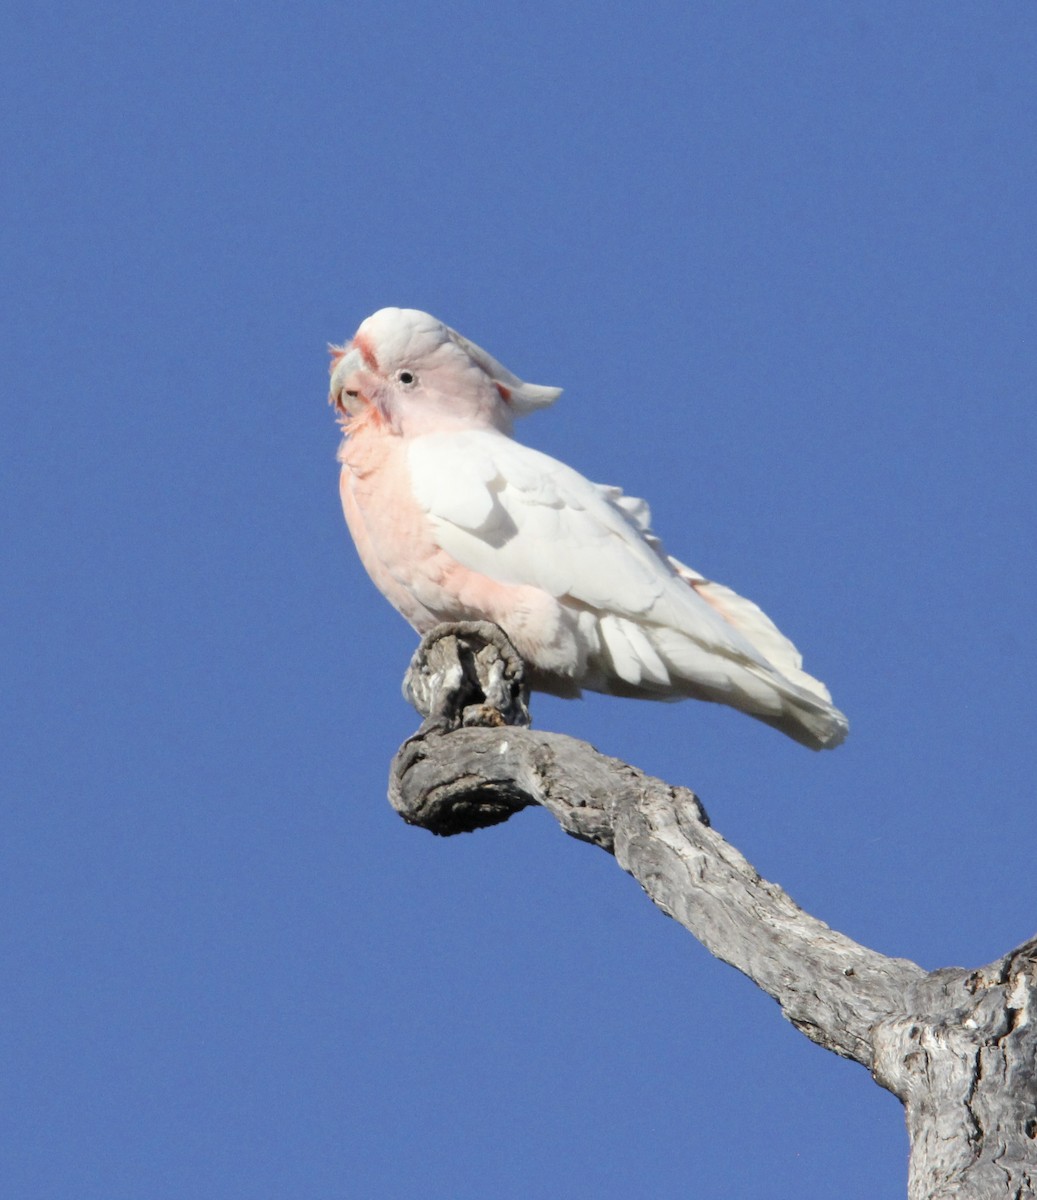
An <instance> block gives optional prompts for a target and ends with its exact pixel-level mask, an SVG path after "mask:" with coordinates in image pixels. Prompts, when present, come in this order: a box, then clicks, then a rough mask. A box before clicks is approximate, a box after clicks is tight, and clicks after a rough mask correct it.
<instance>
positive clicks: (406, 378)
mask: <svg viewBox="0 0 1037 1200" xmlns="http://www.w3.org/2000/svg"><path fill="white" fill-rule="evenodd" d="M396 378H397V379H398V380H399V381H400V383H407V384H410V383H413V382H414V372H413V371H397V372H396Z"/></svg>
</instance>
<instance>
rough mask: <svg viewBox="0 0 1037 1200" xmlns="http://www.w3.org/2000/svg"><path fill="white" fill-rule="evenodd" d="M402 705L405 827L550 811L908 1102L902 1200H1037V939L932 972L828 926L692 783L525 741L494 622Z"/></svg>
mask: <svg viewBox="0 0 1037 1200" xmlns="http://www.w3.org/2000/svg"><path fill="white" fill-rule="evenodd" d="M404 693H405V695H407V697H408V699H410V700H411V701H412V702H413V703H414V704H415V706H416V707H417V708H418V710H419V711H420V712H421V713H422V714H423V715H424V716H425V717H426V720H425V722H424V723H423V725H422V727H421V729H420V730H419V731H418V732H417V734H415V736H414V737H412V738H410V739H408V741H407V742H405V743H404V745H403V746H402V747H401V748H400V750H399V751H398V753H397V755H396V757H395V759H394V761H393V765H392V771H391V775H390V782H389V798H390V801H391V803H392V805H393V807H394V808H395V809H396V810H397V811H398V812H399V813H400V815H401V816H402V817H403V818H404V820H406V821H408V822H410V823H411V824H414V825H421V826H423V827H424V828H425V829H429V830H431V831H432V832H433V833H437V834H440V835H450V834H454V833H461V832H466V831H471V830H475V829H479V828H482V827H484V826H488V825H494V824H497V823H499V822H501V821H506V820H507V819H508V818H509V817H510V816H511V815H512V814H513V813H516V812H519V811H521V810H522V809H523V808H526V807H528V806H530V805H533V804H539V805H541V806H542V807H543V808H546V809H548V810H549V811H550V812H551V813H552V814H553V815H554V816H555V818H556V819H557V820H558V822H559V824H561V826H562V828H563V829H564V830H565V831H566V832H567V833H569V834H571V835H572V836H573V837H576V838H579V839H580V840H581V841H585V842H592V843H593V844H594V845H596V846H600V847H601V848H602V849H603V850H607V851H608V852H609V853H610V854H614V855H615V858H616V861H617V862H618V863H619V865H620V866H621V867H622V868H623V869H624V870H625V871H628V872H629V873H630V874H631V875H633V876H634V877H635V878H636V879H637V880H638V882H639V883H640V884H641V886H642V887H643V888H644V890H645V891H646V892H647V893H648V895H649V897H650V898H651V899H652V900H653V902H654V903H655V904H656V905H657V906H658V907H659V908H661V909H662V911H663V912H665V913H667V914H668V915H669V916H672V917H674V918H675V919H676V920H678V921H679V922H680V923H681V924H682V925H683V926H684V927H685V928H686V929H688V930H689V931H690V932H691V933H692V934H694V936H695V937H697V938H698V939H699V941H700V942H702V943H703V945H705V946H706V948H707V949H708V950H709V951H710V952H711V953H712V954H714V955H716V957H718V958H720V959H722V960H723V961H724V962H727V963H730V964H731V965H732V966H734V967H737V968H738V970H740V971H742V972H743V973H744V974H745V975H747V976H748V977H749V978H750V979H751V980H753V982H754V983H756V984H757V985H758V986H759V987H761V988H762V989H763V990H764V991H765V992H767V993H768V995H770V996H773V997H774V999H775V1000H776V1001H777V1002H778V1004H779V1005H780V1006H781V1010H782V1012H783V1013H784V1015H785V1016H786V1017H787V1018H788V1019H789V1020H790V1021H791V1022H792V1024H793V1025H795V1027H796V1028H797V1029H798V1030H800V1032H801V1033H803V1034H805V1035H806V1036H807V1037H809V1038H810V1039H811V1040H812V1041H815V1042H817V1043H818V1044H819V1045H821V1046H824V1047H825V1048H826V1049H828V1050H832V1051H834V1052H835V1053H836V1054H840V1055H842V1056H843V1057H845V1058H851V1059H853V1060H855V1061H856V1062H859V1063H861V1065H862V1066H865V1067H867V1068H868V1070H869V1071H870V1072H871V1073H872V1076H873V1078H874V1079H875V1081H876V1082H877V1083H879V1084H881V1086H882V1087H884V1088H887V1089H888V1090H889V1091H891V1092H893V1093H894V1095H896V1096H898V1097H899V1098H900V1100H901V1101H902V1102H903V1104H904V1107H905V1112H906V1120H907V1128H908V1133H909V1136H910V1139H911V1160H910V1168H909V1177H908V1197H909V1200H951V1198H954V1200H995V1198H996V1200H1001V1198H1002V1197H1003V1198H1005V1200H1027V1198H1030V1200H1037V937H1035V938H1034V939H1033V940H1031V941H1029V942H1027V943H1025V944H1024V945H1022V946H1020V947H1018V948H1017V949H1015V950H1013V951H1011V952H1010V953H1009V954H1006V955H1005V956H1004V957H1003V958H1000V959H998V960H997V961H996V962H994V963H991V964H990V965H989V966H986V967H982V968H979V969H978V970H965V969H962V968H958V967H952V968H946V969H942V970H938V971H932V972H926V971H925V970H923V969H922V968H921V967H919V966H918V965H916V964H915V963H913V962H909V961H907V960H906V959H900V958H889V957H887V956H886V955H883V954H879V953H877V952H876V951H874V950H869V949H868V948H867V947H865V946H861V945H858V943H856V942H854V941H852V940H851V939H850V938H848V937H845V936H844V935H843V934H841V933H837V932H836V931H835V930H833V929H830V928H829V927H828V926H827V925H826V924H824V922H823V921H820V920H818V919H817V918H816V917H813V916H810V914H809V913H805V912H804V911H803V910H802V909H801V908H799V906H798V905H797V904H795V902H794V901H793V900H792V899H791V898H790V897H789V896H788V895H787V894H786V892H784V891H783V890H782V889H781V888H780V887H778V886H777V884H774V883H769V882H768V881H767V880H765V879H761V878H760V876H759V875H758V874H757V872H756V871H755V870H754V869H753V867H752V866H751V864H750V863H749V862H747V861H746V859H745V858H744V857H743V856H742V855H741V854H740V853H739V852H738V851H737V850H736V849H735V848H734V847H733V846H731V845H729V844H728V843H727V842H726V841H725V840H724V839H723V838H722V837H721V836H720V834H718V833H717V832H716V831H715V830H714V829H712V828H711V827H710V824H709V818H708V817H707V815H706V813H705V810H704V809H703V807H702V805H701V804H700V803H699V801H698V799H697V798H696V796H695V795H694V794H693V793H692V792H690V791H688V790H687V789H686V788H681V787H672V786H671V785H669V784H667V783H664V782H662V781H661V780H658V779H653V778H652V777H651V776H648V775H645V774H643V773H642V772H640V771H638V770H637V769H636V768H634V767H632V766H629V765H628V764H627V763H624V762H621V761H619V760H618V759H614V758H608V757H606V756H605V755H603V754H600V753H598V751H596V750H594V749H593V748H592V747H591V746H589V745H587V744H586V743H585V742H580V741H577V740H576V739H574V738H570V737H566V736H564V735H562V734H556V733H541V732H537V731H534V730H531V729H529V728H528V724H529V715H528V707H527V700H528V696H527V694H526V691H525V688H524V685H523V680H522V664H521V661H520V660H519V658H518V656H517V655H516V653H515V651H514V649H513V648H512V647H511V645H510V643H508V641H507V639H506V638H505V637H504V635H503V634H502V633H501V631H500V630H499V629H498V628H497V627H496V626H493V625H487V624H485V623H481V622H475V623H466V624H460V625H452V626H440V627H439V629H437V630H435V631H433V633H432V634H430V635H429V636H428V637H427V638H426V639H425V641H424V642H423V643H422V646H421V648H420V649H419V651H418V653H417V654H416V655H415V657H414V660H413V662H412V664H411V668H410V671H409V672H408V675H407V679H406V681H405V683H404Z"/></svg>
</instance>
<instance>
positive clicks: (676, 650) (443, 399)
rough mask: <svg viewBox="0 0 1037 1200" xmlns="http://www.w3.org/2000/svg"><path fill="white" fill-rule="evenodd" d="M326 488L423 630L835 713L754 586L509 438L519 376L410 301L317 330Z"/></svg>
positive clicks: (809, 718)
mask: <svg viewBox="0 0 1037 1200" xmlns="http://www.w3.org/2000/svg"><path fill="white" fill-rule="evenodd" d="M329 350H330V353H331V366H330V377H331V382H330V390H329V401H330V403H331V405H332V406H333V407H334V409H335V411H336V415H337V417H338V420H339V423H340V425H341V427H342V432H343V435H344V436H343V440H342V443H341V446H340V449H339V453H338V460H339V462H340V463H341V474H340V489H339V490H340V495H341V500H342V508H343V512H344V514H345V518H346V523H347V525H348V527H349V530H350V532H351V534H352V536H353V540H354V542H355V544H356V549H357V551H358V553H359V556H360V559H361V562H362V563H363V565H364V567H365V569H366V570H367V572H368V574H369V575H370V577H371V579H372V580H373V581H374V583H375V585H376V586H377V587H378V588H379V590H380V591H381V592H382V593H383V594H384V595H385V597H386V598H387V599H388V600H389V601H390V603H391V604H392V605H393V606H394V607H395V608H396V609H397V610H398V611H399V612H400V613H401V615H402V616H403V617H405V618H406V620H407V621H409V622H410V624H411V625H412V626H413V627H414V629H415V630H417V632H418V633H420V634H426V633H428V632H429V631H430V630H432V629H434V628H435V627H436V626H437V625H439V624H440V623H442V622H452V621H471V620H484V621H491V622H493V623H495V624H496V625H498V626H500V627H501V629H503V630H504V632H505V633H506V634H507V636H508V638H509V639H510V640H511V642H512V644H513V645H514V647H515V649H516V651H517V652H518V654H519V655H520V657H521V658H522V660H523V662H524V664H525V667H526V675H527V682H528V683H529V685H530V687H531V688H532V689H533V690H534V691H542V692H547V693H551V694H553V695H556V696H562V697H567V698H575V697H578V696H580V695H581V694H582V692H583V691H585V690H586V691H593V692H602V693H605V694H608V695H615V696H623V697H632V698H637V699H654V700H681V699H685V698H692V699H698V700H705V701H710V702H713V703H719V704H725V705H728V706H730V707H731V708H734V709H737V710H739V711H741V712H743V713H747V714H748V715H749V716H752V717H755V718H756V719H757V720H759V721H762V722H764V723H766V724H768V725H771V726H773V727H774V728H776V729H778V730H780V731H781V732H782V733H784V734H786V735H788V736H789V737H791V738H793V739H794V740H795V741H797V742H799V743H801V744H802V745H804V746H808V747H810V748H811V749H815V750H820V749H825V748H830V747H834V746H837V745H839V743H840V742H842V741H843V739H844V738H845V737H846V734H847V732H848V729H849V725H848V722H847V719H846V717H845V716H844V715H843V714H842V713H841V712H840V711H839V710H838V709H837V708H836V707H835V706H834V705H833V704H832V699H831V696H830V694H829V692H828V689H827V688H826V687H825V685H824V684H823V683H821V682H820V681H819V680H817V679H814V678H813V677H812V676H810V675H808V674H807V673H806V672H805V671H804V670H803V669H802V658H801V655H800V653H799V651H798V650H797V649H796V647H795V646H794V645H793V644H792V642H791V641H789V639H788V638H787V637H785V636H784V634H782V633H781V632H779V630H778V629H777V627H776V626H775V625H774V623H773V622H772V621H771V620H770V619H769V618H768V617H767V616H765V615H764V613H763V612H762V611H761V609H760V608H759V607H757V605H755V604H754V603H753V602H752V601H750V600H746V599H744V598H743V597H741V596H739V595H738V594H737V593H736V592H734V591H732V590H731V589H730V588H728V587H725V586H724V585H722V584H719V583H714V582H712V581H711V580H709V579H707V578H705V577H704V576H702V575H700V574H699V573H698V572H697V571H693V570H692V569H691V568H690V567H687V566H685V565H684V564H683V563H681V562H680V561H678V560H677V559H675V558H672V557H671V556H670V555H669V554H668V553H667V552H666V550H665V548H664V547H663V544H662V542H661V541H660V539H659V538H658V537H657V536H656V534H655V533H654V531H653V529H652V525H651V512H650V509H649V507H648V505H647V503H646V502H645V501H644V500H641V499H637V498H635V497H633V496H628V495H625V494H624V493H623V491H622V490H621V489H620V488H618V487H611V486H607V485H603V484H596V483H592V482H591V481H590V480H589V479H587V478H585V477H584V476H583V475H581V474H580V473H579V472H578V471H576V470H574V469H573V468H572V467H569V466H567V465H566V464H565V463H563V462H560V461H559V460H557V459H555V458H552V457H551V456H549V455H547V454H544V453H541V452H540V451H538V450H536V449H533V448H532V447H530V446H527V445H525V444H523V443H521V442H519V441H516V440H515V438H514V437H513V436H512V429H513V425H514V422H515V420H516V419H517V418H519V417H523V416H526V415H528V414H530V413H533V412H536V411H538V410H540V409H543V408H546V407H548V406H549V405H551V404H553V403H554V402H555V400H557V398H558V396H559V395H560V394H561V389H560V388H553V387H543V386H539V385H537V384H530V383H525V382H523V381H522V380H521V379H520V378H519V377H518V376H516V375H514V374H513V373H512V372H511V371H509V370H507V368H505V367H504V366H502V365H501V363H499V362H498V361H497V360H496V359H495V358H493V357H491V356H490V355H489V354H488V353H487V352H486V351H485V350H482V349H481V348H480V347H479V346H477V345H475V344H474V343H473V342H471V341H469V340H468V339H467V338H465V337H462V335H461V334H459V333H457V332H456V331H455V330H453V329H452V328H450V327H449V326H448V325H445V324H444V323H443V322H442V321H440V320H437V319H436V318H435V317H433V316H431V315H430V314H429V313H426V312H421V311H420V310H418V309H412V308H382V309H379V311H378V312H376V313H374V314H373V315H371V316H369V317H367V319H366V320H364V321H363V322H362V323H361V325H360V327H359V328H358V330H357V332H356V334H355V335H354V336H353V338H352V339H351V340H349V341H348V342H345V343H343V344H342V345H331V346H329Z"/></svg>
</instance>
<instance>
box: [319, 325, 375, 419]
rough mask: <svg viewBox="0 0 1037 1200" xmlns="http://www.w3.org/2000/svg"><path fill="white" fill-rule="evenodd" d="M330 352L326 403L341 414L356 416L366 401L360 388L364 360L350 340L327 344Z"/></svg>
mask: <svg viewBox="0 0 1037 1200" xmlns="http://www.w3.org/2000/svg"><path fill="white" fill-rule="evenodd" d="M328 350H329V351H330V352H331V366H330V368H329V370H330V373H331V386H330V389H329V391H328V403H329V404H332V405H333V406H334V407H335V408H336V409H338V411H339V412H340V413H341V414H342V415H343V416H347V417H349V416H356V415H357V414H358V413H359V412H361V411H362V410H363V408H364V406H365V405H366V404H367V403H368V400H367V397H366V396H364V395H363V392H362V390H361V384H362V380H361V375H362V373H363V369H364V365H365V364H364V360H363V357H362V355H361V353H360V351H359V350H357V349H356V348H355V347H354V346H353V343H352V342H347V343H346V345H345V346H329V347H328Z"/></svg>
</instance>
